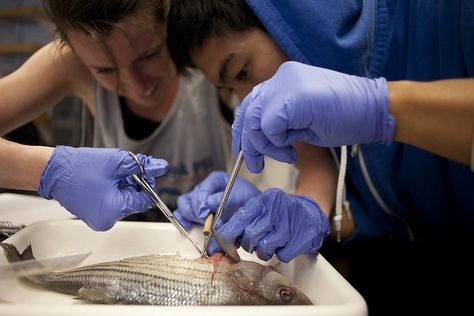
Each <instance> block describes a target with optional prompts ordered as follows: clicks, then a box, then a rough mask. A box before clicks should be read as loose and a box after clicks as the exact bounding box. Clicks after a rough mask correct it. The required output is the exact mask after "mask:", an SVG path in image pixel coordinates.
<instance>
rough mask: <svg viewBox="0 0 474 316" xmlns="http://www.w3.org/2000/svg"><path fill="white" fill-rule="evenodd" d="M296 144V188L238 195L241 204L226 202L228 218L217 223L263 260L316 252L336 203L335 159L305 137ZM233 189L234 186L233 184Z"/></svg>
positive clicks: (214, 202)
mask: <svg viewBox="0 0 474 316" xmlns="http://www.w3.org/2000/svg"><path fill="white" fill-rule="evenodd" d="M295 148H296V150H297V152H298V159H297V161H296V166H297V168H298V169H299V171H300V172H299V176H298V179H297V183H296V194H294V195H291V194H288V193H286V192H283V191H281V190H277V189H270V190H267V191H265V192H263V193H261V194H254V195H253V197H252V196H245V195H242V198H241V199H240V203H241V204H240V208H235V207H232V208H231V209H228V208H227V207H226V208H225V209H224V212H223V214H225V215H226V219H224V221H223V223H221V225H218V232H219V234H220V235H221V236H222V237H223V238H224V239H226V240H229V241H235V242H237V243H238V244H240V245H241V246H242V247H243V248H244V249H245V250H247V251H255V252H256V253H257V255H258V256H259V258H261V259H263V260H269V259H270V258H271V257H272V255H273V254H276V256H277V257H278V258H279V259H280V260H282V261H284V262H288V261H290V260H292V259H293V258H295V257H296V256H298V255H300V254H304V253H314V252H316V251H317V250H318V249H319V248H320V246H321V244H322V243H323V241H324V240H325V239H326V237H327V236H328V234H329V232H330V222H329V220H328V218H330V215H331V213H332V210H333V208H334V203H335V202H334V200H335V191H336V176H337V174H336V173H337V172H336V168H335V164H334V162H333V160H332V157H331V155H330V153H329V151H328V150H327V149H325V148H318V147H315V146H312V145H309V144H305V143H298V144H295ZM234 189H238V186H237V187H236V186H235V185H234ZM234 189H233V190H234ZM233 192H234V191H233ZM239 192H240V191H239V190H237V191H236V193H237V194H239ZM221 195H222V193H220V194H217V195H214V196H212V198H209V199H208V200H207V207H208V209H211V210H212V211H215V210H216V209H217V206H218V203H219V198H220V196H221ZM229 213H231V214H229ZM223 217H224V215H223ZM349 224H350V223H349ZM353 228H354V227H353V225H348V224H343V233H342V235H343V236H344V237H345V236H347V235H349V234H350V233H352V230H353ZM208 250H209V252H210V253H214V252H216V251H219V246H218V245H217V244H216V243H215V242H214V241H213V242H211V244H210V246H209V249H208Z"/></svg>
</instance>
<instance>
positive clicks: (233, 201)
mask: <svg viewBox="0 0 474 316" xmlns="http://www.w3.org/2000/svg"><path fill="white" fill-rule="evenodd" d="M228 181H229V174H228V173H226V172H224V171H213V172H211V173H210V174H209V175H208V176H207V178H206V179H204V180H203V181H202V182H200V183H198V184H196V186H195V187H194V189H193V190H192V191H190V192H188V193H185V194H183V195H181V196H180V197H179V198H178V202H177V203H178V208H177V209H176V210H175V211H174V212H173V215H174V216H175V217H176V218H177V219H178V220H179V221H180V223H181V224H182V225H183V227H185V228H186V229H189V228H191V225H192V223H198V224H203V223H204V221H205V220H206V217H207V215H209V213H210V212H211V211H213V212H216V211H217V207H218V206H219V201H220V198H221V196H222V194H223V193H224V189H225V186H226V185H227V182H228ZM259 193H260V190H258V189H257V188H256V187H255V186H254V185H253V184H252V183H250V182H248V181H247V180H245V179H243V178H240V177H237V178H236V179H235V182H234V186H233V187H232V191H231V192H230V195H229V197H228V199H227V202H226V204H225V208H224V211H223V212H222V217H221V220H225V219H226V218H229V217H230V216H231V215H232V214H233V213H234V212H235V211H236V210H237V209H238V208H239V207H240V206H242V205H244V203H245V202H247V201H248V199H250V198H252V197H254V196H255V195H257V194H259Z"/></svg>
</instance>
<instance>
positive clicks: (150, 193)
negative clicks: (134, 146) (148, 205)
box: [128, 151, 203, 254]
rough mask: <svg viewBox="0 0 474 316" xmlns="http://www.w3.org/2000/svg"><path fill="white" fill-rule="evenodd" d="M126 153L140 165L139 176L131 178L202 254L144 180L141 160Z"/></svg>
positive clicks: (200, 252) (199, 250)
mask: <svg viewBox="0 0 474 316" xmlns="http://www.w3.org/2000/svg"><path fill="white" fill-rule="evenodd" d="M128 153H129V154H130V156H132V157H133V159H134V160H135V162H136V163H137V164H138V167H140V172H141V178H139V177H138V176H137V175H136V174H132V178H133V179H134V180H135V181H136V182H137V183H138V185H139V186H140V187H141V188H142V189H143V191H145V192H146V193H147V194H148V196H149V197H150V198H151V200H152V201H153V202H154V203H155V205H156V207H157V208H158V209H159V210H160V211H161V212H162V213H163V214H164V215H165V216H166V218H167V219H168V220H169V221H170V222H171V224H173V225H174V226H175V227H176V228H177V229H178V230H179V232H180V233H181V234H183V235H184V237H186V238H187V239H188V240H189V241H190V242H191V243H192V244H193V246H194V248H196V250H197V251H198V252H199V254H202V252H203V250H202V249H201V247H199V245H198V244H197V243H196V242H195V241H194V240H193V239H192V238H191V236H190V235H189V234H188V232H187V231H186V229H184V227H183V225H181V223H180V222H179V221H178V220H177V219H176V217H174V216H173V213H172V212H171V211H170V209H169V208H168V206H166V204H165V203H164V202H163V200H162V199H161V198H160V197H159V195H158V194H157V193H156V192H155V190H153V188H152V187H151V186H150V184H148V182H147V181H146V180H145V169H144V168H143V165H142V163H141V161H140V160H139V159H138V157H137V156H136V155H135V154H134V153H132V152H131V151H129V152H128Z"/></svg>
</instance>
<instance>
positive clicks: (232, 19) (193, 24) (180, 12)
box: [168, 0, 264, 75]
mask: <svg viewBox="0 0 474 316" xmlns="http://www.w3.org/2000/svg"><path fill="white" fill-rule="evenodd" d="M253 28H259V29H262V30H264V27H263V25H262V23H261V22H260V20H259V19H258V18H257V16H256V15H255V14H254V13H253V11H252V9H250V7H249V6H248V5H247V3H246V2H245V1H244V0H173V1H171V9H170V12H169V15H168V49H169V53H170V56H171V58H172V60H173V62H174V63H175V65H176V69H177V71H178V73H180V74H182V75H185V74H186V73H187V71H186V68H187V67H194V65H193V61H192V59H191V55H192V54H193V52H196V51H198V50H199V49H200V48H201V47H202V45H203V44H204V42H205V41H206V40H207V39H209V38H211V37H214V36H218V37H224V36H226V35H227V34H228V33H229V32H242V31H248V30H250V29H253Z"/></svg>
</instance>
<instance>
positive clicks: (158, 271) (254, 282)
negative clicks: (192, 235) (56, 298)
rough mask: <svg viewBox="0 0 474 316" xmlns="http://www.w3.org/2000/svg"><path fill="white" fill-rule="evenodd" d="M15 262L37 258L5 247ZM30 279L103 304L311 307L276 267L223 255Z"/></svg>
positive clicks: (135, 260)
mask: <svg viewBox="0 0 474 316" xmlns="http://www.w3.org/2000/svg"><path fill="white" fill-rule="evenodd" d="M0 245H1V246H2V248H3V249H4V251H5V254H6V256H7V258H8V260H9V261H10V262H15V261H19V260H27V259H28V260H29V259H34V257H33V252H32V250H31V246H29V247H28V248H26V250H25V251H24V252H23V253H22V254H20V253H19V252H18V250H17V249H16V247H15V246H13V245H11V244H6V243H0ZM24 279H27V280H28V281H31V282H34V283H37V284H41V285H42V286H44V287H46V288H48V289H50V290H53V291H56V292H61V293H67V294H72V295H75V296H77V297H78V298H80V299H83V300H86V301H89V302H94V303H103V304H148V305H312V302H311V301H310V300H309V298H308V297H307V296H306V295H305V294H304V293H303V292H302V291H301V290H300V289H298V288H297V287H295V286H294V285H293V284H292V283H291V282H290V281H289V280H288V279H287V278H285V277H284V276H283V275H282V274H280V273H278V272H277V271H275V270H274V269H272V268H271V267H268V266H265V265H262V264H259V263H257V262H253V261H243V260H242V261H240V262H235V261H234V260H232V259H230V258H229V257H226V256H224V255H223V254H220V253H218V254H215V255H214V256H212V257H209V258H198V259H187V258H183V257H180V256H178V255H146V256H139V257H129V258H124V259H122V260H117V261H110V262H103V263H98V264H92V265H88V266H83V267H78V268H74V269H69V270H65V271H60V272H48V273H45V274H37V275H30V276H27V277H24Z"/></svg>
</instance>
